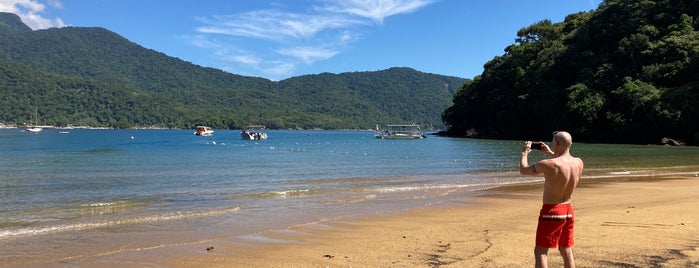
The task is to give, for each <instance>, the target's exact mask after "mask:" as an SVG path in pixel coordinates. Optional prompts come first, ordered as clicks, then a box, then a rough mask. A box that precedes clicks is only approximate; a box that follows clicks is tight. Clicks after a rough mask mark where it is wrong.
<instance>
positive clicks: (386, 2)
mask: <svg viewBox="0 0 699 268" xmlns="http://www.w3.org/2000/svg"><path fill="white" fill-rule="evenodd" d="M328 2H329V4H328V5H327V6H326V7H325V9H326V10H328V11H332V12H337V13H342V14H349V15H354V16H359V17H364V18H369V19H371V20H373V21H374V22H376V23H379V24H382V23H383V20H384V18H386V17H389V16H393V15H398V14H402V13H410V12H413V11H416V10H418V9H420V8H422V7H424V6H427V5H429V4H431V3H432V2H433V0H411V1H405V0H374V1H366V0H341V1H337V0H335V1H328Z"/></svg>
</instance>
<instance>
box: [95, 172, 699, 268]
mask: <svg viewBox="0 0 699 268" xmlns="http://www.w3.org/2000/svg"><path fill="white" fill-rule="evenodd" d="M540 190H541V189H540V185H525V186H510V187H501V188H497V189H492V190H487V191H485V192H483V193H482V194H479V195H478V196H477V197H475V198H466V199H464V200H456V201H452V202H450V203H447V204H439V205H434V206H429V207H424V208H419V209H412V210H407V211H400V212H393V213H388V214H382V215H374V216H371V217H365V218H351V219H340V220H329V221H326V222H320V223H315V224H309V225H304V226H296V227H292V228H290V229H288V230H280V231H274V232H267V233H262V234H259V237H257V238H254V239H253V240H256V241H257V242H253V243H243V244H241V243H240V241H238V242H232V241H216V240H215V241H209V242H208V243H207V244H196V245H183V246H182V247H181V248H180V249H161V250H165V251H167V253H166V252H158V251H159V250H157V249H156V250H152V251H151V252H150V253H149V254H148V255H150V256H151V258H150V260H148V261H146V263H147V264H148V265H156V266H160V265H163V266H175V267H531V266H533V265H534V262H533V253H532V252H533V243H534V242H533V241H534V230H535V228H536V218H537V213H538V210H539V208H540V204H541V201H540ZM697 197H699V178H695V177H662V178H658V177H656V178H609V179H590V180H583V181H582V182H581V183H580V186H579V188H578V189H577V191H576V193H575V195H574V199H573V206H574V208H575V210H576V245H575V246H574V252H575V257H576V264H577V265H578V267H696V266H697V265H699V251H698V250H697V248H698V247H699V233H698V231H699V229H698V228H697V226H698V225H699V216H698V215H699V214H697V213H696V206H697V205H699V202H698V201H697ZM173 252H176V253H177V257H174V258H173V257H172V256H171V255H172V253H173ZM161 253H162V254H163V255H160V254H161ZM154 255H156V256H157V255H160V257H155V258H154V257H153V256H154ZM168 255H170V257H165V256H168ZM102 264H105V263H102ZM122 264H124V263H122ZM141 264H144V263H143V262H142V263H141ZM549 264H550V266H551V267H561V266H562V261H561V258H560V256H559V255H558V251H557V250H551V251H549Z"/></svg>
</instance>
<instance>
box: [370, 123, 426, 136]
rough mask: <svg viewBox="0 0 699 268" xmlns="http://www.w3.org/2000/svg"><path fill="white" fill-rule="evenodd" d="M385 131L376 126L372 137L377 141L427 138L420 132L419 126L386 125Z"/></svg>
mask: <svg viewBox="0 0 699 268" xmlns="http://www.w3.org/2000/svg"><path fill="white" fill-rule="evenodd" d="M387 127H388V129H387V130H383V131H381V130H379V127H378V126H376V131H375V132H374V137H376V138H377V139H424V138H426V137H427V136H425V134H423V133H422V130H420V125H414V124H413V125H388V126H387Z"/></svg>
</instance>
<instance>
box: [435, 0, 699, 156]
mask: <svg viewBox="0 0 699 268" xmlns="http://www.w3.org/2000/svg"><path fill="white" fill-rule="evenodd" d="M697 29H699V1H695V0H658V1H651V0H639V1H634V0H606V1H604V2H603V3H602V4H601V5H600V6H599V7H598V9H596V10H593V11H590V12H581V13H577V14H571V15H569V16H567V17H566V19H565V21H563V22H560V23H551V21H549V20H544V21H540V22H537V23H534V24H532V25H530V26H528V27H525V28H522V29H521V30H519V31H518V32H517V39H516V41H515V42H516V43H515V44H513V45H510V46H508V47H507V48H505V53H504V55H502V56H497V57H495V58H493V59H492V60H491V61H489V62H488V63H486V64H485V65H484V71H483V73H482V74H481V75H480V76H477V77H475V78H474V79H473V81H470V82H467V83H466V84H465V85H464V86H463V87H462V88H461V89H460V90H459V91H458V92H457V93H456V94H455V96H454V100H453V105H452V106H450V107H449V108H447V109H446V110H445V111H444V113H443V115H442V116H443V119H444V122H445V124H446V125H447V126H448V134H449V135H453V136H474V137H492V138H510V139H541V140H549V139H550V136H551V132H552V131H553V130H569V131H570V132H572V133H573V135H574V136H575V138H576V139H577V140H582V141H594V142H617V143H641V144H645V143H660V141H661V139H662V138H663V137H670V138H674V139H679V140H682V141H685V142H687V143H688V144H691V145H699V32H698V31H697Z"/></svg>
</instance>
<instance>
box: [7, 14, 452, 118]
mask: <svg viewBox="0 0 699 268" xmlns="http://www.w3.org/2000/svg"><path fill="white" fill-rule="evenodd" d="M18 20H19V18H17V17H16V16H15V15H14V14H8V13H0V35H1V36H2V37H3V38H0V70H2V73H0V79H1V80H0V122H5V123H20V124H21V123H23V122H25V121H27V120H28V118H29V117H30V115H31V114H32V113H31V111H33V110H34V109H35V108H36V109H38V111H39V117H40V118H41V119H42V123H45V124H59V125H63V124H89V125H93V126H113V127H132V126H149V125H157V126H169V127H180V128H190V127H193V126H194V125H196V124H206V125H210V126H213V127H216V128H238V127H240V126H242V125H246V124H266V125H268V126H269V127H272V128H332V129H341V128H352V129H359V128H372V127H374V126H375V125H376V124H389V123H408V122H415V123H419V124H423V125H425V126H426V127H428V128H429V127H434V128H440V127H442V126H443V125H442V122H441V118H440V114H441V112H442V111H443V110H444V109H445V108H446V107H447V106H448V105H449V102H450V100H451V98H452V96H453V93H454V91H455V90H454V89H452V88H456V87H458V86H460V85H461V84H463V83H464V82H465V81H466V80H465V79H463V78H457V77H449V76H442V75H436V74H428V73H423V72H419V71H416V70H413V69H409V68H391V69H388V70H383V71H376V72H361V73H343V74H327V73H325V74H318V75H306V76H300V77H294V78H290V79H287V80H283V81H279V82H273V81H270V80H267V79H263V78H257V77H246V76H241V75H235V74H230V73H226V72H223V71H221V70H217V69H212V68H204V67H201V66H197V65H194V64H191V63H188V62H185V61H182V60H180V59H176V58H172V57H169V56H167V55H165V54H163V53H160V52H157V51H154V50H150V49H146V48H143V47H141V46H139V45H138V44H135V43H133V42H130V41H128V40H126V39H124V38H123V37H121V36H119V35H117V34H115V33H113V32H111V31H108V30H106V29H103V28H82V27H65V28H52V29H47V30H38V31H31V30H30V29H28V27H26V25H24V24H21V21H20V23H19V24H18V23H17V21H18ZM22 26H23V27H22ZM445 84H448V85H450V86H448V87H445ZM48 93H51V94H53V95H51V96H60V97H48V96H49V95H47V94H48ZM9 107H13V108H14V109H10V108H9Z"/></svg>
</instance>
